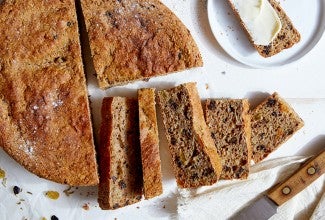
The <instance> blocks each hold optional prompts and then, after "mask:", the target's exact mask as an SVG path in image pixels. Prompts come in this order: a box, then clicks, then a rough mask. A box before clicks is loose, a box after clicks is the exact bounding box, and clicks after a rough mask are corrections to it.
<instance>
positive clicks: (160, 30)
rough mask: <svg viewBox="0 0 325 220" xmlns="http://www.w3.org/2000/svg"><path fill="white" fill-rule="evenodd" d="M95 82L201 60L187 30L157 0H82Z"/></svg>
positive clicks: (117, 80)
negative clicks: (95, 74) (94, 71)
mask: <svg viewBox="0 0 325 220" xmlns="http://www.w3.org/2000/svg"><path fill="white" fill-rule="evenodd" d="M81 3H82V10H83V14H84V17H85V22H86V26H87V31H88V35H89V40H90V47H91V52H92V56H93V61H94V66H95V70H96V73H97V78H98V82H99V86H100V88H107V87H111V86H115V85H121V84H126V83H128V82H131V81H135V80H140V79H149V78H150V77H153V76H159V75H165V74H167V73H170V72H175V71H180V70H184V69H186V68H191V67H197V66H202V65H203V64H202V58H201V55H200V53H199V50H198V47H197V45H196V43H195V42H194V40H193V38H192V36H191V34H190V32H189V30H188V29H187V28H186V27H185V26H184V25H183V24H182V22H181V21H180V20H179V19H178V18H177V17H176V16H175V14H174V13H173V12H171V11H170V10H169V9H168V8H167V7H166V6H165V5H163V3H161V2H160V1H158V0H128V1H125V0H122V1H116V0H109V1H103V0H83V1H82V2H81Z"/></svg>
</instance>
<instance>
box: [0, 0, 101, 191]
mask: <svg viewBox="0 0 325 220" xmlns="http://www.w3.org/2000/svg"><path fill="white" fill-rule="evenodd" d="M0 146H2V147H3V149H4V150H5V151H6V152H7V153H8V154H9V155H10V156H11V157H12V158H13V159H15V160H16V161H17V162H18V163H19V164H21V165H23V166H24V167H25V168H26V169H28V170H29V171H31V172H32V173H34V174H36V175H38V176H40V177H43V178H46V179H49V180H52V181H55V182H58V183H64V184H69V185H75V186H77V185H97V184H98V175H97V164H96V156H95V148H94V143H93V133H92V126H91V120H90V110H89V103H88V94H87V88H86V79H85V75H84V71H83V64H82V60H81V53H80V45H79V34H78V22H77V17H76V11H75V3H74V1H73V0H66V1H64V2H61V1H38V0H29V1H24V0H17V1H3V2H2V3H1V4H0Z"/></svg>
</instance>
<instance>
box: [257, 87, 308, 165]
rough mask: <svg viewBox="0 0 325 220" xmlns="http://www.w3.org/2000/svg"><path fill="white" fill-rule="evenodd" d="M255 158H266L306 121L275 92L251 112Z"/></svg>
mask: <svg viewBox="0 0 325 220" xmlns="http://www.w3.org/2000/svg"><path fill="white" fill-rule="evenodd" d="M251 125H252V137H251V140H252V147H253V160H254V161H255V162H256V163H257V162H259V161H261V160H263V159H265V158H266V157H267V156H268V155H269V154H270V153H272V152H273V151H274V150H276V149H277V148H278V147H279V146H280V145H281V144H283V143H284V142H285V141H286V140H288V139H289V138H290V137H291V136H292V135H293V134H294V133H295V132H297V131H298V130H299V129H300V128H302V127H303V125H304V122H303V120H302V119H301V118H300V117H299V116H298V114H297V113H296V112H295V111H294V110H293V108H292V107H291V106H289V104H288V103H286V101H285V100H284V99H282V98H281V97H280V96H279V95H278V94H277V93H274V94H273V95H271V96H270V97H268V98H267V99H266V100H264V101H263V102H262V103H261V104H260V105H258V106H257V107H256V108H255V109H254V110H252V112H251Z"/></svg>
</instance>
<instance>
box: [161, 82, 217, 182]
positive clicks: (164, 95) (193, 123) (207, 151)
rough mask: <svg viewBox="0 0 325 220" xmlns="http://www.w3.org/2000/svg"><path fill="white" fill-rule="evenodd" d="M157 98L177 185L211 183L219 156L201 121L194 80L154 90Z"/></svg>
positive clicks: (205, 126) (213, 180)
mask: <svg viewBox="0 0 325 220" xmlns="http://www.w3.org/2000/svg"><path fill="white" fill-rule="evenodd" d="M158 98H159V105H160V108H161V112H162V118H163V123H164V127H165V134H166V138H167V141H168V144H169V150H170V153H171V156H172V161H173V169H174V173H175V176H176V180H177V184H178V186H180V187H182V188H190V187H199V186H203V185H211V184H213V183H215V182H216V181H217V180H218V179H219V176H220V173H221V169H222V168H221V159H220V158H219V155H218V153H217V149H216V147H215V145H214V141H213V139H212V137H211V135H210V131H209V128H208V126H207V125H206V123H205V120H204V115H203V110H202V105H201V100H200V97H199V95H198V91H197V89H196V84H195V83H186V84H182V85H179V86H177V87H175V88H172V89H168V90H161V91H158Z"/></svg>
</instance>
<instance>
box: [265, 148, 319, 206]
mask: <svg viewBox="0 0 325 220" xmlns="http://www.w3.org/2000/svg"><path fill="white" fill-rule="evenodd" d="M324 172H325V150H323V151H322V152H321V153H320V154H319V155H317V156H315V157H313V158H311V159H310V160H308V161H307V162H306V163H304V164H303V165H302V167H301V168H299V170H298V171H296V172H295V173H294V174H293V175H292V176H290V177H289V178H288V179H286V180H285V181H284V182H281V183H280V184H277V185H276V186H274V187H273V188H271V189H270V191H269V192H268V193H267V195H268V197H269V198H270V199H272V200H273V201H274V202H275V203H276V204H277V205H279V206H280V205H282V204H283V203H285V202H286V201H288V200H289V199H291V198H292V197H294V196H295V195H297V194H298V193H299V192H301V191H302V190H303V189H305V188H306V187H307V186H309V185H310V184H311V183H312V182H314V181H315V180H316V179H317V178H318V177H320V176H321V175H322V174H323V173H324Z"/></svg>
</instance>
